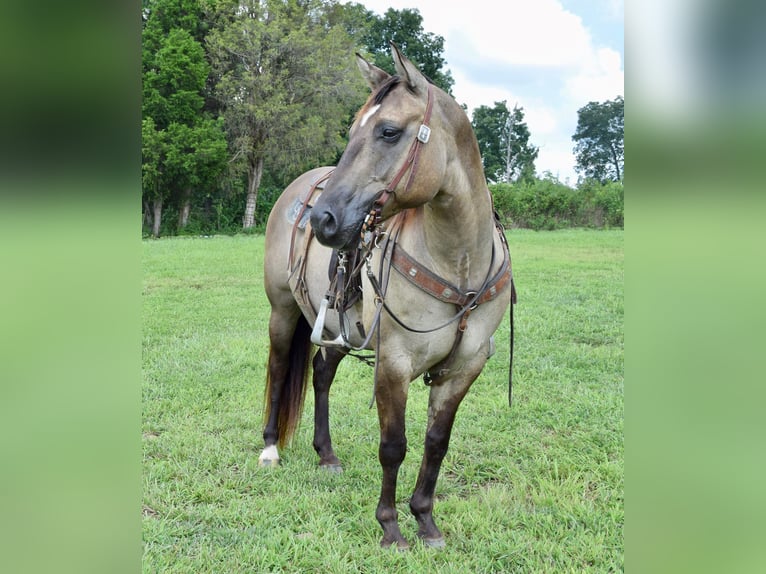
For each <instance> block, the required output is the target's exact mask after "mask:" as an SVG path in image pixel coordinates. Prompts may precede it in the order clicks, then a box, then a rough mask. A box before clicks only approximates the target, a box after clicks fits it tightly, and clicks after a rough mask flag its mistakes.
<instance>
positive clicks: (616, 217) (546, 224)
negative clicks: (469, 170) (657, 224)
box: [490, 175, 624, 230]
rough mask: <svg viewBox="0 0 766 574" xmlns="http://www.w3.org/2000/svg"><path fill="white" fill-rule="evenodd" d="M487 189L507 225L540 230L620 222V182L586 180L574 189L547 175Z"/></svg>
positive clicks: (608, 224) (615, 225) (621, 187)
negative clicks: (604, 182) (603, 182)
mask: <svg viewBox="0 0 766 574" xmlns="http://www.w3.org/2000/svg"><path fill="white" fill-rule="evenodd" d="M490 191H491V192H492V197H493V200H494V203H495V210H496V211H497V212H498V214H499V215H500V218H501V221H502V222H503V224H504V225H506V226H510V227H525V228H530V229H538V230H539V229H561V228H565V227H595V228H600V227H621V226H622V225H623V205H624V194H623V185H622V183H621V182H609V183H606V184H601V183H599V182H594V181H591V180H587V181H586V182H584V183H583V184H581V185H580V186H579V187H578V188H576V189H573V188H571V187H569V186H568V185H566V184H564V183H562V182H560V181H559V180H558V179H557V178H555V177H553V176H551V175H547V176H546V177H544V178H543V179H535V180H532V181H528V182H522V183H515V184H507V183H499V184H494V185H491V186H490Z"/></svg>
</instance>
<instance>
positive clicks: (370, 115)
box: [359, 104, 380, 127]
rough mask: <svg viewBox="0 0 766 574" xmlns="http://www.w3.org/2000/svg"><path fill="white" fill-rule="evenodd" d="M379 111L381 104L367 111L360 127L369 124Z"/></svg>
mask: <svg viewBox="0 0 766 574" xmlns="http://www.w3.org/2000/svg"><path fill="white" fill-rule="evenodd" d="M379 109H380V104H377V105H375V106H372V107H371V108H370V109H369V110H367V111H366V112H365V113H364V115H363V116H362V122H361V123H360V124H359V127H363V126H364V124H366V123H367V120H369V119H370V118H371V117H372V116H374V115H375V112H377V111H378V110H379Z"/></svg>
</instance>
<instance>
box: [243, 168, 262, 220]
mask: <svg viewBox="0 0 766 574" xmlns="http://www.w3.org/2000/svg"><path fill="white" fill-rule="evenodd" d="M262 174H263V158H262V157H259V158H257V159H255V161H254V162H253V163H251V164H250V168H249V171H248V173H247V199H246V200H245V216H244V217H243V218H242V227H243V228H244V229H250V228H252V227H253V226H254V225H255V206H256V204H257V201H258V188H259V187H260V186H261V175H262Z"/></svg>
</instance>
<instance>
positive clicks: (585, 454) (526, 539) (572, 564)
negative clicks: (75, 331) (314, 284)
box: [142, 230, 624, 574]
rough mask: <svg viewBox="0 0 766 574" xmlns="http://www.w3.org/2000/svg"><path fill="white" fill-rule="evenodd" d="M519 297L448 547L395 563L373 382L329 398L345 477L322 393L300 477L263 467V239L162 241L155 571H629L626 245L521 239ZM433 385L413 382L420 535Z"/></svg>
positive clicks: (482, 386) (149, 318) (459, 425)
mask: <svg viewBox="0 0 766 574" xmlns="http://www.w3.org/2000/svg"><path fill="white" fill-rule="evenodd" d="M508 236H509V242H510V246H511V254H512V257H513V268H514V277H515V280H516V284H517V290H518V294H519V302H518V305H517V306H516V309H515V320H516V350H515V362H514V404H513V407H512V408H510V409H509V408H508V406H507V367H508V334H509V333H508V322H507V321H504V322H503V323H502V324H501V327H500V329H499V331H498V333H497V335H496V339H497V347H498V352H497V354H496V355H495V356H494V357H493V358H492V359H490V361H489V362H488V364H487V366H486V367H485V370H484V372H483V373H482V375H481V376H480V377H479V379H478V380H477V381H476V382H475V383H474V386H473V387H472V389H471V391H470V392H469V393H468V396H467V397H466V399H465V400H464V402H463V404H462V406H461V408H460V411H459V412H458V416H457V421H456V423H455V427H454V431H453V435H452V441H451V443H450V450H449V452H448V454H447V457H446V458H445V461H444V464H443V467H442V472H441V475H440V477H439V482H438V484H437V489H436V503H435V510H434V515H435V517H436V520H437V524H438V525H439V526H440V528H441V529H442V531H443V533H444V535H445V537H446V540H447V548H446V549H445V550H442V551H434V550H430V549H426V548H423V547H422V546H420V545H418V544H414V545H413V548H412V550H410V551H408V552H405V553H396V552H392V551H384V550H381V549H380V548H379V546H378V542H379V539H380V536H381V530H380V527H379V526H378V524H377V522H376V520H375V516H374V513H375V507H376V505H377V499H378V494H379V489H380V476H381V473H380V468H379V464H378V461H377V440H378V425H377V415H376V413H375V411H374V410H370V409H368V404H369V401H370V397H371V393H372V369H371V368H370V367H367V366H366V365H364V364H362V363H360V362H358V361H356V360H354V359H346V360H345V361H344V362H343V363H342V364H341V368H340V370H339V373H338V377H337V379H336V382H335V384H334V385H333V389H332V391H331V396H330V400H331V403H330V417H331V429H332V431H333V440H334V443H335V450H336V452H337V454H338V456H339V457H340V458H341V461H342V462H343V464H344V468H345V472H344V473H343V474H340V475H335V474H329V473H326V472H324V471H321V470H319V469H318V468H317V458H316V455H315V453H314V451H313V449H312V447H311V440H312V432H313V425H312V417H311V414H312V412H313V395H312V393H311V392H309V393H308V395H307V401H306V409H305V412H304V417H303V420H302V424H301V427H300V428H299V430H298V432H297V434H296V437H295V439H294V441H293V444H292V446H291V447H290V448H288V449H286V450H284V451H283V452H282V453H281V454H282V457H283V465H282V467H280V468H276V469H260V468H258V454H259V452H260V449H261V447H262V439H261V430H262V401H263V385H264V378H265V365H266V359H267V354H268V335H267V322H268V314H269V306H268V302H267V300H266V297H265V294H264V292H263V286H262V268H263V237H262V236H244V235H243V236H234V237H213V238H174V239H163V240H157V241H145V242H144V244H143V249H144V255H143V261H144V280H143V294H144V296H143V305H144V307H143V321H144V322H143V378H144V382H143V391H142V392H143V456H144V459H143V460H144V462H143V484H144V505H143V570H144V572H158V573H159V572H162V573H165V572H179V573H189V572H194V573H195V574H200V573H205V572H211V573H213V572H215V573H236V572H248V573H251V572H311V573H314V572H333V573H335V572H380V573H382V574H391V573H394V572H440V573H441V572H454V573H460V574H464V573H466V572H535V573H537V572H618V571H622V570H623V560H624V550H623V522H624V498H623V493H624V487H623V469H624V463H623V260H624V255H623V253H624V251H623V232H622V230H612V231H585V230H565V231H555V232H531V231H523V230H514V231H511V232H509V233H508ZM427 397H428V389H427V388H426V387H425V386H424V385H423V384H422V382H421V381H415V382H414V383H413V385H412V387H411V391H410V400H409V404H408V410H407V436H408V440H409V447H408V448H409V450H408V454H407V458H406V459H405V462H404V464H403V465H402V469H401V471H400V475H399V486H398V497H397V498H398V508H399V513H400V524H401V526H402V532H403V534H404V535H405V536H406V537H407V538H408V539H409V540H410V542H411V543H414V542H415V532H416V530H417V526H416V523H415V521H414V519H413V518H412V517H411V515H410V513H409V510H408V505H407V502H408V498H409V496H410V494H411V492H412V489H413V488H414V485H415V478H416V476H417V471H418V468H419V465H420V458H421V456H422V453H423V437H424V432H425V420H426V405H427Z"/></svg>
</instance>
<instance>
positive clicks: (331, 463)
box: [313, 348, 346, 472]
mask: <svg viewBox="0 0 766 574" xmlns="http://www.w3.org/2000/svg"><path fill="white" fill-rule="evenodd" d="M345 356H346V354H345V353H342V352H341V351H338V350H337V349H332V348H325V349H321V350H320V351H319V352H317V354H316V355H314V380H313V383H314V450H315V451H316V452H317V454H318V455H319V466H321V467H322V468H325V469H327V470H330V471H332V472H341V471H342V470H343V467H342V466H341V464H340V460H338V457H337V456H335V451H334V450H333V448H332V439H331V437H330V401H329V396H330V385H332V382H333V379H334V378H335V373H336V372H337V371H338V365H339V364H340V362H341V360H342V359H343V357H345Z"/></svg>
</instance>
